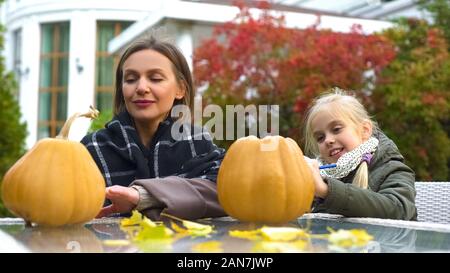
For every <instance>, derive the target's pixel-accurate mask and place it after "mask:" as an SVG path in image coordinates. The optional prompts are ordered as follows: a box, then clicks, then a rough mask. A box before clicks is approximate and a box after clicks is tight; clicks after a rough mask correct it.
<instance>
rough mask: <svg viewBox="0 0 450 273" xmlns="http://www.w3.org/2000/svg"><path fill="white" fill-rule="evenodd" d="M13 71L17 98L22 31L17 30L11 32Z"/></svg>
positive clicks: (17, 96)
mask: <svg viewBox="0 0 450 273" xmlns="http://www.w3.org/2000/svg"><path fill="white" fill-rule="evenodd" d="M13 45H14V46H13V48H14V52H13V62H14V63H13V71H14V74H15V77H16V81H17V89H16V91H15V94H14V95H15V96H16V98H17V99H18V98H19V90H20V78H21V76H22V29H17V30H15V31H14V32H13Z"/></svg>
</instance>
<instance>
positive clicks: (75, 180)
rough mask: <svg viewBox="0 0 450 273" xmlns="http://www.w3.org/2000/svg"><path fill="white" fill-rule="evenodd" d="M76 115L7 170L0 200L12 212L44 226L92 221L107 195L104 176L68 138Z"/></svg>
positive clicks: (89, 156) (85, 152)
mask: <svg viewBox="0 0 450 273" xmlns="http://www.w3.org/2000/svg"><path fill="white" fill-rule="evenodd" d="M96 115H98V111H97V112H96V110H95V109H93V108H92V109H91V111H90V112H89V113H86V114H82V115H81V114H75V115H73V116H72V117H71V118H70V119H69V120H68V121H67V122H66V124H64V127H63V128H62V130H61V133H60V135H59V136H58V137H57V138H56V139H55V138H46V139H42V140H40V141H38V142H37V143H36V144H35V145H34V147H33V148H32V149H30V150H29V151H28V152H27V153H26V154H25V155H24V156H23V157H22V158H20V159H19V160H18V161H17V162H16V163H15V164H14V165H13V166H12V167H11V168H10V169H9V170H8V172H7V173H6V174H5V176H4V179H3V185H2V198H3V202H4V204H5V207H6V208H8V209H9V210H10V211H11V212H12V213H14V214H15V215H17V216H19V217H22V218H24V219H25V220H26V221H27V222H33V223H36V224H39V225H43V226H62V225H68V224H76V223H83V222H87V221H89V220H91V219H93V218H94V217H95V216H96V215H97V214H98V212H99V211H100V209H101V208H102V205H103V202H104V199H105V180H104V178H103V176H102V174H101V173H100V170H99V169H98V167H97V165H96V164H95V162H94V160H93V159H92V157H91V155H90V154H89V152H88V151H87V149H86V147H84V145H83V144H81V143H79V142H76V141H70V140H68V139H67V137H68V133H69V130H70V126H71V124H72V122H73V121H74V120H75V118H77V117H79V116H85V117H90V118H94V117H96Z"/></svg>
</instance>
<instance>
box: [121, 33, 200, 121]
mask: <svg viewBox="0 0 450 273" xmlns="http://www.w3.org/2000/svg"><path fill="white" fill-rule="evenodd" d="M145 49H151V50H154V51H156V52H158V53H160V54H162V55H164V56H165V57H166V58H168V59H169V60H170V62H171V63H172V69H173V73H174V74H175V77H176V79H177V82H178V84H179V85H180V87H182V88H184V89H185V90H186V94H185V95H184V97H183V98H182V99H179V100H177V99H176V100H175V102H174V105H177V104H184V105H187V106H188V107H189V109H191V110H192V107H193V103H194V85H193V80H192V74H191V71H190V70H189V66H188V63H187V61H186V58H185V57H184V56H183V53H181V51H180V50H179V49H178V48H177V47H176V46H175V45H173V44H171V43H169V42H165V41H160V40H157V39H156V38H155V37H153V36H151V37H149V38H143V39H141V40H138V41H136V42H134V43H133V44H132V45H131V46H129V47H128V48H127V49H126V50H125V52H124V53H123V54H122V57H121V58H120V61H119V63H118V65H117V69H116V86H115V94H114V109H113V111H114V115H117V114H119V113H120V112H122V111H124V110H125V100H124V97H123V92H122V83H123V64H124V62H125V61H126V60H127V59H128V57H130V55H131V54H133V53H135V52H138V51H141V50H145Z"/></svg>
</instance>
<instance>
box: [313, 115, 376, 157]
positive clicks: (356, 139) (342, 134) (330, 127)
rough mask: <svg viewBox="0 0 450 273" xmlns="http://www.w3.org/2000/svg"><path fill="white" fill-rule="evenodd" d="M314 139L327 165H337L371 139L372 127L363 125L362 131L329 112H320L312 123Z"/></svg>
mask: <svg viewBox="0 0 450 273" xmlns="http://www.w3.org/2000/svg"><path fill="white" fill-rule="evenodd" d="M311 129H312V133H313V136H314V139H315V140H316V142H317V145H318V147H319V153H320V156H321V158H322V159H323V160H324V161H325V162H327V163H336V162H337V160H338V159H339V158H340V157H341V156H342V155H344V154H345V153H347V152H350V151H352V150H353V149H355V148H357V147H358V146H359V145H361V144H362V143H363V142H364V141H366V140H367V139H369V137H370V135H371V133H372V126H371V124H370V123H369V122H367V123H363V124H362V125H361V128H360V130H357V128H356V126H354V125H353V124H352V123H350V122H348V121H344V119H340V118H339V117H337V115H333V114H332V113H331V112H329V111H326V110H324V111H320V112H319V113H317V114H316V116H315V117H314V118H313V119H312V121H311Z"/></svg>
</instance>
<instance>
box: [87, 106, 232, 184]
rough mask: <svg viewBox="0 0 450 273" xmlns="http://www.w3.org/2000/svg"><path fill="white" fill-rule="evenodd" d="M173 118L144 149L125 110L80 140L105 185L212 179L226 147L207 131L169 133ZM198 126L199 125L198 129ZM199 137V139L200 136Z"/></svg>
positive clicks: (213, 179)
mask: <svg viewBox="0 0 450 273" xmlns="http://www.w3.org/2000/svg"><path fill="white" fill-rule="evenodd" d="M174 122H175V120H173V119H172V118H171V117H168V118H167V119H166V120H164V121H163V122H162V123H160V124H159V127H158V129H157V131H156V133H155V135H154V137H153V139H152V142H151V143H150V145H149V148H146V147H145V146H144V145H143V144H142V143H141V141H140V138H139V136H138V133H137V131H136V129H135V127H134V125H133V121H132V118H131V117H130V115H129V114H128V112H126V111H125V112H122V113H120V114H119V115H117V116H116V117H114V119H113V120H111V121H110V122H108V123H107V124H106V126H105V129H102V130H99V131H96V132H94V133H92V134H89V135H87V136H85V137H84V138H83V139H82V140H81V143H83V144H84V145H85V146H86V147H87V149H88V151H89V152H90V154H91V155H92V157H93V158H94V160H95V162H96V163H97V166H98V167H99V169H100V170H101V172H102V174H103V176H104V178H105V181H106V184H107V186H112V185H121V186H129V185H130V184H131V183H132V182H133V181H134V180H136V179H147V178H164V177H168V176H178V177H183V178H203V179H207V180H210V181H213V182H215V181H216V179H217V173H218V170H219V166H220V163H221V162H222V159H223V157H224V154H225V150H224V149H221V148H218V147H217V146H216V145H215V144H214V143H213V142H212V141H211V137H210V135H209V133H208V132H205V131H203V132H202V131H201V130H197V131H199V132H200V133H198V134H197V135H195V133H196V132H197V131H196V130H195V129H194V127H190V126H186V125H184V126H183V127H182V130H181V133H182V134H183V139H182V140H176V139H175V138H174V137H172V135H171V129H172V126H173V125H174ZM197 129H198V128H197ZM199 138H200V139H199Z"/></svg>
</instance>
